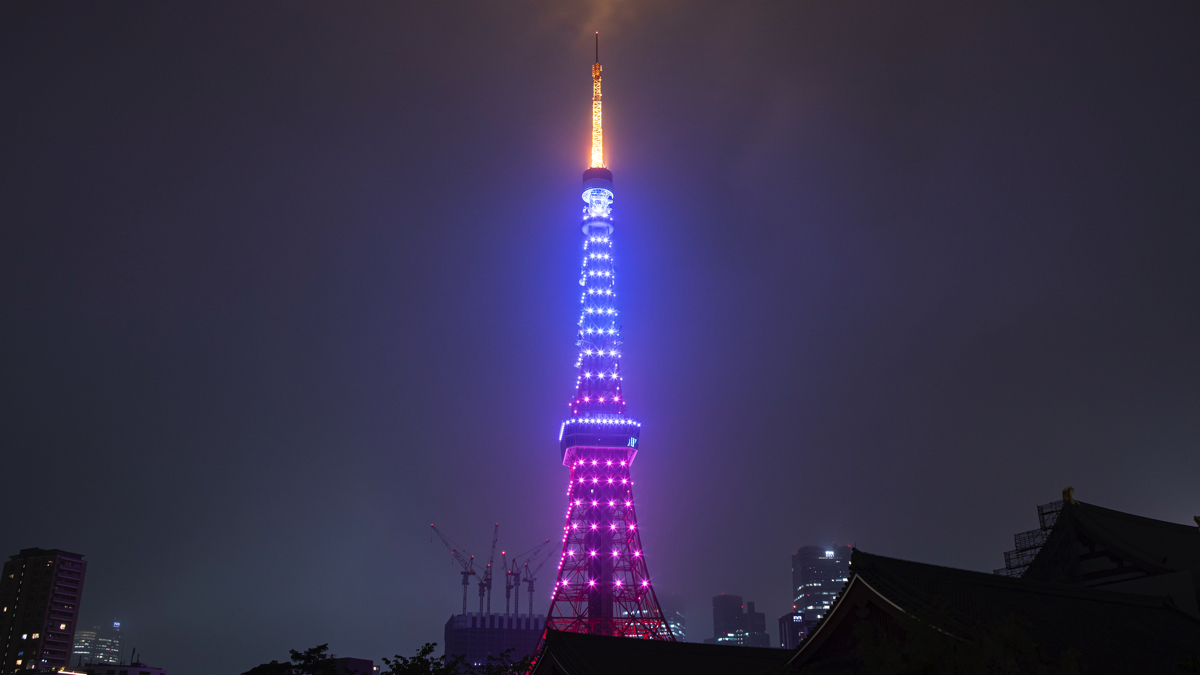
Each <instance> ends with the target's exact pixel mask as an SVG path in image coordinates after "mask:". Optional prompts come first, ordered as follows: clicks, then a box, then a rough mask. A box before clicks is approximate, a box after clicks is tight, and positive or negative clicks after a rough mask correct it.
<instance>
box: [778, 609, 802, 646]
mask: <svg viewBox="0 0 1200 675" xmlns="http://www.w3.org/2000/svg"><path fill="white" fill-rule="evenodd" d="M806 635H808V630H807V629H806V628H805V627H804V615H803V614H801V613H800V612H788V613H787V614H784V615H783V616H781V617H779V646H780V647H782V648H784V649H795V648H797V647H799V646H800V643H801V642H802V641H803V640H804V637H805V636H806Z"/></svg>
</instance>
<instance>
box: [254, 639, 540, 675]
mask: <svg viewBox="0 0 1200 675" xmlns="http://www.w3.org/2000/svg"><path fill="white" fill-rule="evenodd" d="M436 647H437V643H436V642H426V643H425V644H424V645H422V646H421V647H420V648H419V649H417V653H416V654H415V655H413V656H411V657H408V656H400V655H399V654H397V655H396V658H394V659H389V658H387V657H386V656H385V657H383V663H384V664H385V665H386V666H387V668H386V669H380V673H379V675H524V673H527V672H529V667H530V663H531V659H532V657H529V656H526V657H525V658H523V659H521V660H520V661H513V660H512V650H511V649H509V650H507V651H505V652H504V653H503V654H501V655H500V656H489V657H488V659H487V663H483V664H480V665H473V664H469V663H467V662H466V658H465V657H463V656H451V657H449V658H447V657H445V656H433V651H434V649H435V648H436ZM291 657H292V660H291V662H290V663H289V662H287V661H284V662H283V663H280V662H278V661H272V662H270V663H264V664H262V665H259V666H255V667H253V668H251V669H250V670H248V671H246V672H244V673H242V675H372V674H371V673H357V672H351V673H339V672H337V667H336V665H335V663H334V656H333V654H330V653H329V645H328V644H324V645H317V646H316V647H312V648H311V649H306V650H304V651H303V652H298V651H296V650H294V649H293V650H291Z"/></svg>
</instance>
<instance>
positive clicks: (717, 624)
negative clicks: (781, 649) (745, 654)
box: [704, 593, 771, 647]
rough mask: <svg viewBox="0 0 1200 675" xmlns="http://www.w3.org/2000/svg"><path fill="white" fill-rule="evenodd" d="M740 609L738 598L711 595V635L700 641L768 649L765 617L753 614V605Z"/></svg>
mask: <svg viewBox="0 0 1200 675" xmlns="http://www.w3.org/2000/svg"><path fill="white" fill-rule="evenodd" d="M742 610H743V606H742V596H740V595H725V594H724V593H722V594H721V595H715V596H713V636H712V637H711V638H707V639H706V640H704V642H705V644H719V645H736V646H739V647H770V646H771V636H770V635H768V634H767V615H766V614H763V613H762V612H756V611H754V603H753V602H747V603H746V604H745V611H742Z"/></svg>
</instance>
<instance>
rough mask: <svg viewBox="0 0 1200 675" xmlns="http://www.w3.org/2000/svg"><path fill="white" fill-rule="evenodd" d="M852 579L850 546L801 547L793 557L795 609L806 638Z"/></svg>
mask: <svg viewBox="0 0 1200 675" xmlns="http://www.w3.org/2000/svg"><path fill="white" fill-rule="evenodd" d="M849 579H850V547H849V546H828V547H825V546H802V547H801V548H800V550H799V551H797V552H796V554H795V555H793V556H792V609H794V610H795V611H797V612H799V613H801V614H802V615H803V617H804V619H803V621H804V625H805V634H808V633H810V632H812V629H813V627H814V626H816V625H817V622H819V621H820V620H821V617H823V616H825V613H826V612H827V611H829V608H830V606H832V605H833V601H834V599H835V598H836V597H837V595H838V593H840V592H841V590H842V586H843V585H845V583H846V581H848V580H849Z"/></svg>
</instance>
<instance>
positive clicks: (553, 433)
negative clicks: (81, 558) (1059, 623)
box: [0, 0, 1200, 675]
mask: <svg viewBox="0 0 1200 675" xmlns="http://www.w3.org/2000/svg"><path fill="white" fill-rule="evenodd" d="M990 4H992V5H994V6H992V7H972V6H970V5H969V4H968V3H955V2H944V3H920V2H906V3H878V2H861V3H852V2H823V1H817V0H770V1H767V2H756V3H727V2H686V3H685V2H682V0H680V1H677V2H647V1H638V2H634V1H632V0H630V1H628V2H616V3H587V2H571V3H567V2H558V1H551V0H546V1H545V2H535V1H523V0H512V1H510V2H474V3H471V2H458V1H454V2H441V3H400V2H387V3H384V2H374V3H283V2H277V3H230V4H220V3H215V2H205V3H192V4H191V5H190V6H187V7H182V6H178V4H177V3H162V2H140V3H138V2H124V3H75V4H70V3H59V2H56V3H44V2H23V3H21V2H9V3H5V4H4V6H3V7H2V8H0V87H2V89H0V115H2V118H0V123H2V126H0V129H2V132H0V139H2V143H3V145H2V147H0V157H2V159H0V167H2V169H0V170H2V172H3V174H2V176H0V226H2V227H0V348H2V351H0V354H2V361H0V382H2V383H3V387H2V391H3V399H2V400H0V452H2V457H3V460H2V463H0V474H2V476H3V480H2V481H0V483H2V487H0V494H2V495H3V507H2V509H3V520H2V521H0V522H2V524H3V527H2V528H0V555H4V556H7V555H11V554H15V553H16V552H17V551H18V550H20V549H22V548H28V547H43V548H62V549H66V550H69V551H74V552H78V553H82V554H84V555H85V556H86V559H87V560H88V561H89V565H90V566H89V570H88V576H87V582H86V585H85V591H84V596H83V602H82V620H81V625H82V626H83V627H85V628H86V627H87V626H89V625H92V624H100V623H103V622H108V621H112V620H113V619H114V618H116V619H119V620H121V621H122V622H123V625H124V626H125V633H126V636H127V640H126V642H125V646H126V656H128V648H129V647H131V646H136V647H138V649H139V651H140V652H141V654H142V655H143V658H144V660H145V661H147V662H149V663H151V664H154V665H158V666H161V667H163V668H165V669H166V670H167V671H168V672H170V673H171V674H172V675H236V674H237V673H241V672H243V671H244V670H247V669H248V668H250V667H251V666H254V665H256V664H259V663H262V662H264V661H269V660H271V659H285V658H286V657H287V650H288V649H289V648H296V649H303V648H306V647H310V646H312V645H314V644H319V643H326V642H327V643H329V645H330V649H331V650H332V651H333V652H335V653H337V654H338V655H341V656H356V657H362V658H372V659H378V658H379V657H380V656H383V655H389V656H390V655H392V654H396V653H400V654H406V655H407V654H411V653H413V652H414V651H415V649H416V648H417V647H418V646H419V645H420V644H421V643H423V642H426V641H436V642H439V643H440V642H442V627H443V624H444V623H445V621H446V619H447V618H448V617H449V616H450V615H451V614H452V613H456V612H458V611H459V610H460V609H461V586H460V585H459V581H460V577H459V575H458V574H457V573H456V569H457V568H456V567H455V565H454V563H453V561H452V560H451V557H450V554H449V553H448V552H447V551H446V550H445V548H444V547H443V546H442V545H441V543H440V542H438V541H436V540H433V541H432V542H431V539H430V530H429V524H430V523H435V524H437V525H438V527H439V528H441V529H443V530H444V531H445V532H446V533H447V534H448V535H449V536H451V537H452V538H454V539H455V540H457V541H458V542H459V543H461V544H462V545H464V546H466V547H467V549H468V550H469V551H471V552H472V553H475V554H477V555H484V556H485V555H486V549H487V547H488V544H489V543H490V535H491V529H492V524H493V523H495V522H497V521H499V522H500V524H501V525H500V534H501V537H500V547H501V548H503V549H506V550H510V551H512V550H519V551H520V550H525V549H528V548H530V547H532V546H534V545H535V544H536V543H538V542H539V541H542V540H544V539H546V538H556V537H558V536H559V534H560V533H561V527H562V519H563V516H564V513H565V506H566V504H565V501H566V499H565V489H566V481H567V470H566V469H565V468H564V467H562V466H561V465H560V457H559V451H558V447H557V443H556V438H557V434H558V425H559V421H560V420H561V419H562V417H563V416H564V415H565V414H566V413H567V407H566V402H567V401H568V400H569V398H570V396H571V394H572V392H573V383H574V381H575V370H574V368H573V363H574V354H575V347H574V344H573V342H574V331H575V328H576V326H575V320H576V318H577V309H578V298H579V295H578V294H579V286H578V284H577V280H578V272H579V263H580V258H581V247H580V238H581V234H580V231H579V226H578V223H579V210H580V207H581V206H582V202H581V201H580V198H579V193H580V174H581V172H582V170H583V169H584V168H585V166H586V163H587V149H588V130H589V122H590V118H589V110H590V67H591V63H592V32H593V31H595V30H599V31H600V32H601V60H602V62H603V64H604V76H605V79H604V94H605V98H604V101H605V108H604V112H605V123H606V124H605V138H606V146H607V159H608V165H609V167H610V168H611V169H612V170H613V172H614V174H615V184H616V204H615V210H614V213H615V216H616V218H617V231H616V234H615V242H616V243H615V254H616V257H617V265H618V267H619V272H620V276H619V277H618V281H617V284H618V286H617V288H618V291H619V293H620V298H619V303H620V306H621V309H622V317H621V318H622V321H621V323H622V324H623V326H624V340H625V346H624V348H625V354H626V355H625V358H624V359H623V361H624V362H623V371H624V375H625V382H624V391H625V394H626V397H627V400H628V401H629V404H630V405H629V411H630V413H631V414H633V415H635V416H636V417H638V418H639V419H641V420H642V421H643V423H644V427H643V432H642V450H641V452H640V454H639V456H638V461H637V462H636V463H635V464H634V467H633V471H634V477H635V480H636V487H635V496H636V500H637V503H638V508H639V524H640V526H641V528H642V530H643V535H642V536H643V543H644V545H645V550H646V552H647V556H648V562H649V568H650V572H651V573H652V575H653V577H654V579H655V583H656V585H657V588H658V591H659V594H660V595H659V597H660V599H661V600H662V603H663V605H664V607H665V609H666V610H668V611H676V610H678V611H682V612H684V613H685V614H686V616H687V620H688V629H689V638H690V639H692V640H695V641H698V640H700V639H702V638H705V637H708V636H710V635H711V634H712V633H711V630H712V628H711V611H710V601H709V598H710V597H711V596H712V595H714V594H717V593H721V592H725V593H736V594H740V595H742V596H744V597H745V598H746V599H747V600H750V601H754V602H756V603H757V605H758V607H759V609H760V610H761V611H765V612H766V614H767V618H768V632H770V633H771V635H772V644H778V637H777V635H776V631H775V617H777V616H779V615H780V614H782V613H784V612H785V611H788V610H789V609H790V602H789V594H788V591H789V586H790V558H789V555H790V554H791V553H792V552H794V551H795V549H796V548H797V547H799V546H801V545H805V544H821V543H827V542H837V543H839V544H850V543H853V544H855V545H857V546H858V547H859V548H861V549H863V550H865V551H869V552H872V553H879V554H883V555H892V556H898V557H902V558H907V559H912V560H918V561H923V562H930V563H937V564H943V565H950V566H956V567H962V568H967V569H975V570H983V571H991V570H992V569H993V568H996V567H1001V566H1003V557H1002V552H1003V551H1004V550H1007V549H1010V548H1012V534H1013V533H1014V532H1018V531H1022V530H1027V529H1031V528H1034V527H1036V524H1037V519H1036V510H1035V508H1034V507H1035V506H1036V505H1037V504H1041V503H1046V502H1049V501H1052V500H1055V499H1057V498H1059V496H1060V494H1061V490H1062V488H1063V487H1065V486H1067V485H1072V486H1074V487H1075V488H1076V493H1075V496H1076V497H1077V498H1078V499H1080V500H1082V501H1086V502H1091V503H1095V504H1099V505H1102V506H1107V507H1110V508H1116V509H1121V510H1127V511H1130V512H1134V513H1138V514H1141V515H1145V516H1150V517H1154V518H1160V519H1164V520H1168V521H1172V522H1179V523H1188V524H1190V523H1191V517H1192V516H1193V515H1196V514H1200V489H1198V487H1197V485H1198V484H1200V262H1198V260H1197V256H1198V252H1200V163H1198V157H1200V124H1198V120H1200V86H1197V83H1198V82H1200V42H1198V41H1197V40H1196V35H1198V34H1200V4H1197V3H1195V2H1185V1H1182V0H1181V1H1179V2H1163V3H1113V2H1086V3H1085V2H1061V3H1034V2H1009V3H990ZM541 579H542V580H541V581H539V590H538V594H537V601H538V608H539V611H545V608H546V607H547V606H548V591H549V588H550V586H551V584H552V579H553V574H552V572H544V573H543V575H542V577H541ZM503 600H504V599H503V588H500V590H499V591H498V592H494V595H493V605H492V606H493V609H495V608H496V607H497V603H498V604H499V606H500V608H501V609H502V608H503ZM476 602H477V601H476V599H475V591H474V589H472V599H471V606H472V609H473V610H475V609H477V605H476ZM525 602H526V600H525V599H524V596H522V604H524V603H525ZM439 653H440V649H439Z"/></svg>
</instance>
